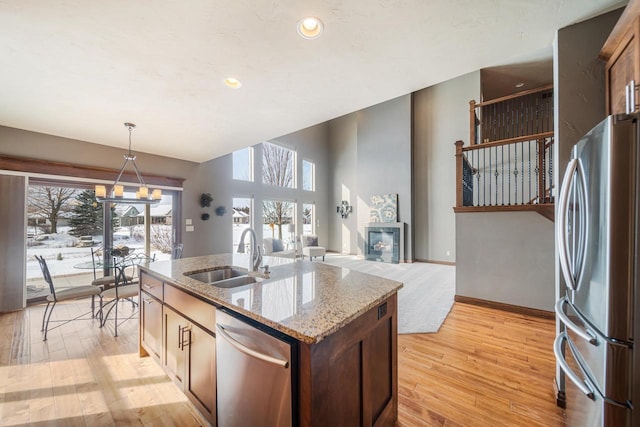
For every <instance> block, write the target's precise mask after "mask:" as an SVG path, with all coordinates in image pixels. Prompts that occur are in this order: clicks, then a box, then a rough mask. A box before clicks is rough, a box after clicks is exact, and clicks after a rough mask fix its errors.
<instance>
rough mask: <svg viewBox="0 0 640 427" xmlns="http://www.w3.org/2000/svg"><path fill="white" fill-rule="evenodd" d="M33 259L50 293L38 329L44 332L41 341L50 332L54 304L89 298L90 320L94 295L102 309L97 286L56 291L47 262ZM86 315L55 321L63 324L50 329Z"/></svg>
mask: <svg viewBox="0 0 640 427" xmlns="http://www.w3.org/2000/svg"><path fill="white" fill-rule="evenodd" d="M35 257H36V259H37V260H38V264H40V270H42V275H43V276H44V280H45V282H47V284H48V285H49V291H50V292H51V293H50V294H49V296H47V306H46V307H45V309H44V314H43V315H42V328H41V329H40V331H41V332H44V338H43V340H42V341H46V340H47V333H48V332H49V330H50V329H49V322H50V320H51V314H52V313H53V309H54V308H55V307H56V304H57V303H58V302H60V301H68V300H75V299H80V298H87V297H91V317H92V318H93V317H95V297H96V295H97V296H98V297H99V298H100V306H101V307H102V297H101V295H100V294H101V289H100V288H99V287H97V286H92V285H85V286H74V287H72V288H69V289H64V290H59V291H56V288H55V286H54V285H53V279H52V278H51V274H50V273H49V267H48V266H47V262H46V261H45V259H44V257H42V256H38V255H35ZM49 307H51V308H49ZM47 313H48V315H47ZM87 314H89V313H83V314H81V315H79V316H77V317H74V318H73V319H68V320H57V322H63V323H61V324H60V325H58V326H56V327H54V328H51V329H55V328H57V327H59V326H62V325H64V324H66V323H69V322H71V321H73V320H79V319H81V318H82V317H83V316H86V315H87ZM45 319H46V321H45Z"/></svg>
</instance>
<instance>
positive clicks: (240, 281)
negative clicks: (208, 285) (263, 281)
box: [212, 276, 257, 289]
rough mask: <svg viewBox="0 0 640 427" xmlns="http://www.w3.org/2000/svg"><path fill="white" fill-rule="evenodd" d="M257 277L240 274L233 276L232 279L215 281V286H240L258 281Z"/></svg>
mask: <svg viewBox="0 0 640 427" xmlns="http://www.w3.org/2000/svg"><path fill="white" fill-rule="evenodd" d="M256 282H257V279H256V278H255V277H251V276H238V277H232V278H231V279H225V280H220V281H218V282H213V283H212V285H213V286H217V287H218V288H226V289H229V288H235V287H238V286H244V285H249V284H251V283H256Z"/></svg>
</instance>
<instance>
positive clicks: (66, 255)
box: [27, 227, 171, 283]
mask: <svg viewBox="0 0 640 427" xmlns="http://www.w3.org/2000/svg"><path fill="white" fill-rule="evenodd" d="M43 236H47V237H46V238H45V239H43V240H37V241H36V240H35V239H32V238H29V243H28V244H27V280H29V279H42V272H41V271H40V266H39V265H38V261H37V260H36V259H35V257H34V255H38V256H44V258H45V259H46V260H47V266H48V267H49V271H50V272H51V276H52V277H56V276H68V275H78V274H86V273H87V272H92V270H84V269H79V268H75V267H74V266H75V265H78V264H82V263H86V262H91V248H89V247H78V246H76V244H77V241H78V238H77V237H74V236H72V235H70V234H69V227H59V228H58V233H56V234H47V235H42V234H41V235H38V239H42V238H43ZM93 241H94V242H95V243H94V245H93V248H94V249H95V248H98V247H100V244H101V242H102V235H97V236H93ZM36 244H37V245H36ZM114 245H125V246H128V247H129V248H135V249H136V251H144V242H143V241H139V240H136V239H135V238H133V237H130V231H129V228H127V227H123V228H120V229H118V230H117V231H116V232H115V233H114ZM151 254H152V255H153V254H155V255H156V260H158V261H159V260H163V259H170V258H171V254H163V253H161V252H160V251H158V250H155V249H154V248H153V247H152V248H151ZM60 258H61V259H60ZM54 283H55V282H54Z"/></svg>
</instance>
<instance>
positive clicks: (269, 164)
mask: <svg viewBox="0 0 640 427" xmlns="http://www.w3.org/2000/svg"><path fill="white" fill-rule="evenodd" d="M293 162H294V155H293V150H290V149H288V148H284V147H281V146H279V145H276V144H271V143H268V142H264V143H263V144H262V182H263V183H265V184H271V185H276V186H278V187H286V188H291V187H293ZM262 211H263V222H264V223H265V224H270V225H271V224H273V227H278V238H279V239H282V224H288V223H289V222H291V219H292V216H293V203H291V202H283V201H264V202H263V203H262ZM272 229H273V228H272ZM274 237H275V236H274Z"/></svg>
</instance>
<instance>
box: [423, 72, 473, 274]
mask: <svg viewBox="0 0 640 427" xmlns="http://www.w3.org/2000/svg"><path fill="white" fill-rule="evenodd" d="M479 96H480V72H479V71H476V72H473V73H469V74H465V75H463V76H460V77H457V78H455V79H452V80H449V81H446V82H444V83H440V84H437V85H435V86H432V87H429V88H426V89H423V90H420V91H418V92H416V93H415V94H414V98H413V106H414V111H413V121H414V125H413V126H414V156H413V169H414V179H415V181H414V182H415V187H414V209H415V218H414V223H415V227H414V231H415V236H414V237H415V258H416V259H417V260H429V261H445V262H455V261H457V258H456V241H455V236H456V229H455V214H454V213H453V207H454V206H455V204H456V183H455V178H456V164H455V145H454V143H455V142H456V141H457V140H462V141H465V145H468V144H469V101H470V100H472V99H475V100H479ZM447 252H448V253H449V254H447Z"/></svg>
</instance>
